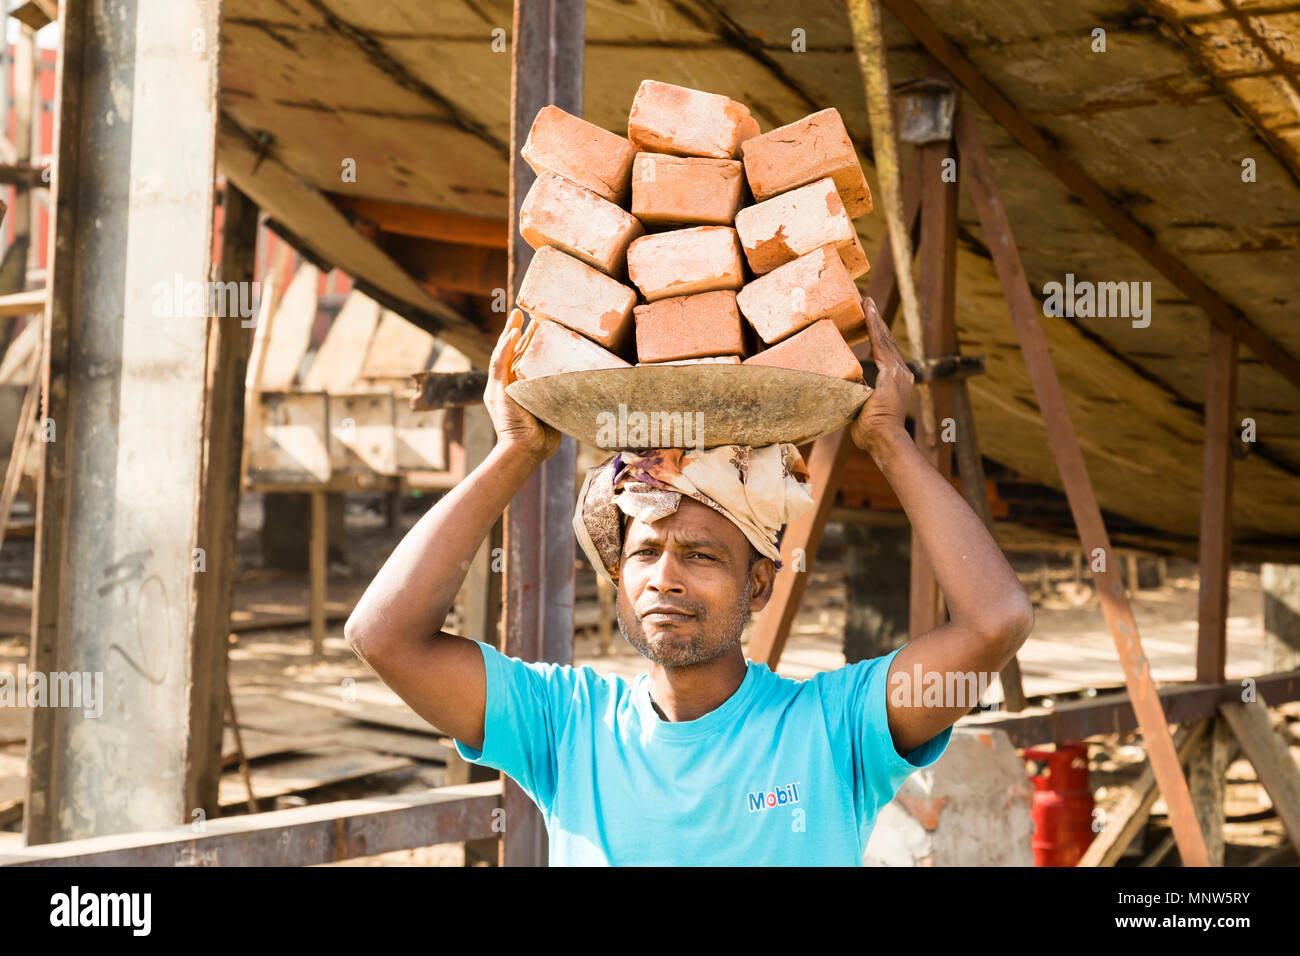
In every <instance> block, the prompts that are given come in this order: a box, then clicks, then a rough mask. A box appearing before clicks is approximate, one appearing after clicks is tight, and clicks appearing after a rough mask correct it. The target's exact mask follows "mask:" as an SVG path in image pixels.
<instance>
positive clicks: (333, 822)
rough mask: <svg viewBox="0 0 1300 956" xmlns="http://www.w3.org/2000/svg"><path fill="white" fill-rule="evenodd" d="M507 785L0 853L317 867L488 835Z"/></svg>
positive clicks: (14, 862)
mask: <svg viewBox="0 0 1300 956" xmlns="http://www.w3.org/2000/svg"><path fill="white" fill-rule="evenodd" d="M500 806H501V784H500V783H499V782H498V781H496V780H493V781H491V782H489V783H471V784H462V785H459V786H452V787H438V788H436V789H433V790H425V791H423V792H420V793H395V794H382V795H380V796H376V797H366V798H365V799H364V800H342V801H338V802H336V803H318V804H316V805H315V806H310V807H295V808H293V809H292V810H272V811H269V812H267V813H258V814H248V815H242V816H235V817H222V818H220V819H217V820H206V821H204V823H203V824H202V829H201V830H200V832H195V829H194V825H193V824H185V825H183V826H178V827H175V828H173V829H169V830H160V831H149V832H144V833H125V834H118V835H115V836H103V837H91V838H89V839H84V840H69V841H66V842H64V843H52V844H48V845H46V846H39V847H35V846H32V847H24V848H23V849H22V850H20V851H17V852H14V853H7V854H0V866H58V867H64V866H317V865H319V864H322V863H338V862H341V861H343V860H350V859H353V858H355V857H359V856H375V855H378V854H380V853H391V852H392V851H394V850H410V849H414V848H416V847H423V846H433V845H435V844H438V843H459V842H462V841H464V840H475V839H479V838H490V837H494V836H496V835H497V834H496V833H494V832H493V823H494V822H495V816H494V814H495V813H496V811H497V809H498V808H499V807H500Z"/></svg>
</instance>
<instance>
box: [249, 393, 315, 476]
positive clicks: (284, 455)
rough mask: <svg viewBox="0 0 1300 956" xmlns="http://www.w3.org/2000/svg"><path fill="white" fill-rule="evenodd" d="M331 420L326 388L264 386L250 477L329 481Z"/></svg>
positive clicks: (253, 429) (253, 428)
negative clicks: (287, 389) (267, 388)
mask: <svg viewBox="0 0 1300 956" xmlns="http://www.w3.org/2000/svg"><path fill="white" fill-rule="evenodd" d="M328 422H329V410H328V399H327V396H326V394H325V393H324V392H270V391H263V392H262V393H261V394H260V400H259V402H258V404H257V406H256V407H255V408H254V410H253V421H252V422H250V423H249V428H250V429H251V444H250V448H249V461H248V477H249V479H250V480H251V481H255V482H266V483H283V484H298V483H302V484H310V483H317V482H321V483H323V482H327V481H329V479H330V474H331V469H330V455H329V440H328V429H327V424H328Z"/></svg>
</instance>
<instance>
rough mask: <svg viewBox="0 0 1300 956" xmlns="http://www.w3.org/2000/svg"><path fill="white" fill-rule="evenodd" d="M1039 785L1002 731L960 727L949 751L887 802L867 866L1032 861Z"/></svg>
mask: <svg viewBox="0 0 1300 956" xmlns="http://www.w3.org/2000/svg"><path fill="white" fill-rule="evenodd" d="M1033 799H1034V786H1033V784H1032V783H1031V782H1030V780H1029V775H1028V773H1026V771H1025V765H1024V762H1023V761H1022V760H1021V759H1020V756H1019V754H1017V753H1016V748H1015V747H1014V746H1012V744H1011V738H1010V737H1008V736H1007V734H1006V732H1005V731H1002V730H975V729H974V728H966V727H954V728H953V732H952V741H951V742H950V743H949V744H948V749H947V751H945V752H944V755H943V756H942V757H940V758H939V760H938V761H937V762H936V763H935V764H934V766H932V767H927V768H926V769H924V770H918V771H916V773H914V774H912V776H910V777H908V778H907V780H905V781H904V782H903V786H902V787H900V788H899V790H898V794H897V795H896V796H895V797H894V799H893V800H892V801H891V802H889V803H888V804H886V805H885V806H883V807H881V809H880V815H879V816H877V817H876V825H875V827H874V828H873V829H872V831H871V837H870V839H869V840H868V841H867V849H866V853H865V854H864V855H863V858H862V859H863V863H865V864H866V865H867V866H1033V865H1034V849H1033V844H1032V840H1033V836H1034V822H1033V819H1032V818H1031V817H1030V815H1029V811H1030V809H1031V807H1032V806H1033Z"/></svg>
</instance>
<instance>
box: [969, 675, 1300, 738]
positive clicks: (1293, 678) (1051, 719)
mask: <svg viewBox="0 0 1300 956" xmlns="http://www.w3.org/2000/svg"><path fill="white" fill-rule="evenodd" d="M1252 680H1253V682H1254V688H1255V692H1256V694H1257V695H1258V697H1259V699H1260V700H1262V701H1264V703H1266V704H1267V705H1268V706H1269V707H1280V706H1281V705H1282V704H1285V703H1288V702H1289V701H1293V700H1300V669H1297V670H1293V671H1286V672H1284V673H1280V674H1266V675H1264V676H1262V677H1255V678H1252ZM1241 691H1242V682H1241V681H1235V680H1233V681H1226V682H1224V683H1221V684H1201V683H1185V684H1166V685H1165V686H1163V687H1161V688H1160V689H1159V690H1158V691H1157V694H1158V695H1159V698H1160V706H1161V708H1162V709H1163V710H1164V713H1165V717H1166V718H1167V719H1168V721H1169V722H1170V723H1171V724H1184V725H1185V724H1190V723H1193V722H1195V721H1198V720H1203V719H1205V718H1207V717H1213V716H1214V715H1215V714H1216V713H1217V712H1218V709H1219V705H1221V704H1240V703H1241ZM958 726H960V727H969V728H971V729H973V730H987V729H990V728H997V729H999V730H1005V731H1006V732H1007V735H1008V736H1009V737H1010V738H1011V742H1012V743H1013V744H1015V745H1016V746H1017V747H1032V746H1034V745H1035V744H1044V743H1058V744H1059V743H1064V742H1066V741H1069V740H1082V739H1083V738H1085V737H1091V736H1094V735H1096V734H1122V733H1128V732H1129V731H1133V730H1137V729H1138V726H1139V725H1138V720H1137V715H1136V714H1135V713H1134V710H1133V701H1132V699H1131V698H1130V697H1129V695H1128V692H1127V691H1124V690H1120V691H1116V692H1114V693H1103V694H1099V695H1098V696H1096V697H1093V698H1091V699H1090V700H1071V701H1066V702H1065V703H1062V704H1057V705H1056V706H1055V707H1028V708H1026V709H1025V710H1023V711H1021V712H1020V713H1016V714H1008V713H1001V712H991V713H984V714H972V715H971V716H969V717H963V718H962V719H961V721H960V722H959V723H958Z"/></svg>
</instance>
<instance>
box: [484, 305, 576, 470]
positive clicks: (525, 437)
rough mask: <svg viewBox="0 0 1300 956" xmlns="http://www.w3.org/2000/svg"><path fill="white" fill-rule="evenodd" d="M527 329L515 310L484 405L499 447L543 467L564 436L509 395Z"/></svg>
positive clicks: (504, 331) (499, 341) (494, 359)
mask: <svg viewBox="0 0 1300 956" xmlns="http://www.w3.org/2000/svg"><path fill="white" fill-rule="evenodd" d="M523 325H524V314H523V313H522V312H520V311H519V310H518V309H515V310H513V311H512V312H511V313H510V318H509V319H508V320H507V321H506V327H505V328H504V329H502V330H501V337H500V338H499V339H497V344H496V348H494V349H493V350H492V361H491V363H490V364H489V366H488V383H487V389H486V390H484V392H483V403H484V404H485V405H486V406H487V410H488V415H490V416H491V418H492V427H493V428H494V429H496V433H497V442H498V444H500V445H503V446H506V447H508V448H511V449H512V450H518V451H519V452H521V453H523V454H525V455H528V456H529V457H532V458H535V459H536V460H537V462H538V464H540V463H541V462H543V461H545V460H546V459H547V458H550V457H551V456H552V455H553V454H555V450H556V449H557V448H559V447H560V433H559V431H557V430H556V429H555V428H552V427H551V426H550V425H547V424H545V423H543V422H541V421H538V419H537V418H536V417H535V416H533V415H532V414H531V413H530V412H528V411H527V410H526V409H524V408H523V407H522V406H521V405H520V404H519V403H518V402H516V401H515V400H514V399H512V398H511V397H510V396H509V395H507V394H506V386H507V385H509V384H510V383H511V382H513V381H515V376H514V374H513V373H512V372H511V371H510V366H511V364H512V363H513V362H514V358H515V350H516V349H517V347H518V345H519V336H520V334H521V330H522V329H523Z"/></svg>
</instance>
